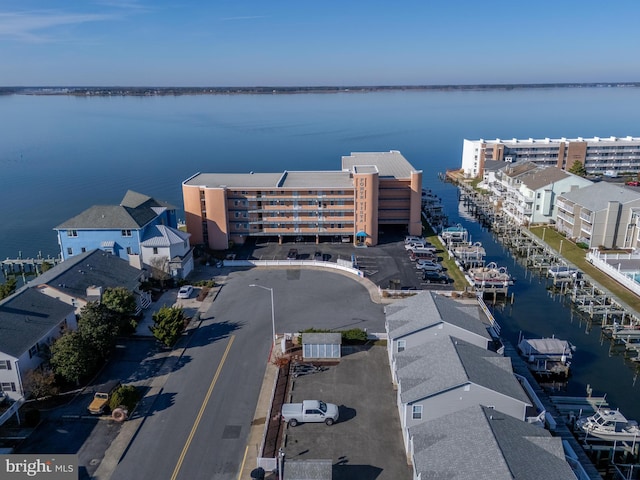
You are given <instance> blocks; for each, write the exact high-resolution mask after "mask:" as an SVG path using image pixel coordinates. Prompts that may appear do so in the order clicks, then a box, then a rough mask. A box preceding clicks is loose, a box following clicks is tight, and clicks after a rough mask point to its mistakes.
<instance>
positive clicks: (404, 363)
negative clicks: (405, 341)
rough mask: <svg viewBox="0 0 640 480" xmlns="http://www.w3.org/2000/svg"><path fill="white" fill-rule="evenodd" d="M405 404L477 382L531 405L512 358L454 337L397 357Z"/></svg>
mask: <svg viewBox="0 0 640 480" xmlns="http://www.w3.org/2000/svg"><path fill="white" fill-rule="evenodd" d="M395 358H396V366H397V377H398V381H399V383H400V385H401V388H402V393H401V395H400V397H401V400H402V403H412V402H415V401H418V400H421V399H424V398H428V397H430V396H433V395H436V394H438V393H440V392H442V391H444V390H447V389H450V388H453V387H456V386H459V385H464V384H466V383H475V384H476V385H480V386H483V387H485V388H488V389H490V390H493V391H495V392H498V393H502V394H503V395H506V396H508V397H511V398H514V399H516V400H520V401H522V402H524V403H526V404H530V401H529V398H528V397H527V395H526V394H525V393H524V391H523V390H522V387H521V386H520V384H519V383H518V381H517V380H516V378H515V377H514V376H513V371H512V368H511V359H509V358H507V357H502V356H501V355H498V354H497V353H494V352H490V351H488V350H485V349H483V348H480V347H476V346H475V345H472V344H470V343H467V342H465V341H463V340H460V339H457V338H455V337H441V338H437V339H434V340H432V341H431V342H429V344H428V347H425V346H423V345H419V346H416V347H412V348H409V349H407V350H405V351H404V352H400V353H398V354H396V357H395Z"/></svg>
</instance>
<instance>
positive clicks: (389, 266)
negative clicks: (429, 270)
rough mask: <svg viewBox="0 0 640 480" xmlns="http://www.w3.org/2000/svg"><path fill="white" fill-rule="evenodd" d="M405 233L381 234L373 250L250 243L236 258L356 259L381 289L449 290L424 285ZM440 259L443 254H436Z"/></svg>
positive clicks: (306, 243) (311, 243) (306, 241)
mask: <svg viewBox="0 0 640 480" xmlns="http://www.w3.org/2000/svg"><path fill="white" fill-rule="evenodd" d="M404 237H405V234H404V232H388V233H385V234H384V235H381V239H380V243H379V244H378V245H376V246H375V247H355V246H354V245H353V244H351V243H342V242H340V241H333V242H323V243H319V244H316V243H315V242H314V241H313V239H312V238H306V237H303V238H302V239H301V240H300V241H289V242H286V243H283V244H282V245H279V244H278V242H277V241H275V240H273V241H266V240H264V239H263V240H258V241H257V242H254V241H250V242H248V243H247V244H246V245H243V246H238V247H236V248H234V253H235V255H236V259H252V260H286V259H289V260H291V259H292V258H288V257H290V256H291V250H295V251H296V259H298V260H313V259H316V260H323V261H329V262H336V261H337V260H338V259H342V260H351V259H352V258H353V259H355V261H356V264H357V266H358V268H359V269H360V270H362V271H363V272H364V274H365V277H366V278H368V279H369V280H371V281H372V282H373V283H374V284H376V285H378V286H380V287H381V288H390V289H403V288H404V289H425V288H428V289H436V290H438V289H445V290H446V289H451V288H452V286H451V284H449V285H442V284H439V283H427V282H424V281H423V279H422V272H421V271H419V270H418V269H416V267H415V262H412V261H411V260H410V259H409V255H408V254H407V251H406V250H405V248H404ZM438 255H439V256H440V258H442V255H443V252H438Z"/></svg>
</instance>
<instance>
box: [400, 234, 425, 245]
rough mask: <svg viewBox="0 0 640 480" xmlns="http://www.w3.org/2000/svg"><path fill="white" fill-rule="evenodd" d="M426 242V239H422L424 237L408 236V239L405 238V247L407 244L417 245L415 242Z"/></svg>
mask: <svg viewBox="0 0 640 480" xmlns="http://www.w3.org/2000/svg"><path fill="white" fill-rule="evenodd" d="M424 241H425V240H424V238H422V237H413V236H411V235H407V236H406V237H404V243H405V245H406V244H407V243H415V242H418V243H424Z"/></svg>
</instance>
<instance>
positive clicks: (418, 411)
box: [411, 405, 422, 420]
mask: <svg viewBox="0 0 640 480" xmlns="http://www.w3.org/2000/svg"><path fill="white" fill-rule="evenodd" d="M411 418H413V419H414V420H421V419H422V405H414V406H413V407H411Z"/></svg>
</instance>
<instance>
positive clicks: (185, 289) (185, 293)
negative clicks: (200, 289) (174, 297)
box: [178, 285, 193, 298]
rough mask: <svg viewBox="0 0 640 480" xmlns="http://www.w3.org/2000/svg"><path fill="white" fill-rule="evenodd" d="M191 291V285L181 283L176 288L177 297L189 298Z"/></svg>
mask: <svg viewBox="0 0 640 480" xmlns="http://www.w3.org/2000/svg"><path fill="white" fill-rule="evenodd" d="M192 293H193V287H192V286H191V285H183V286H182V287H180V290H178V298H189V297H190V296H191V294H192Z"/></svg>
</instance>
